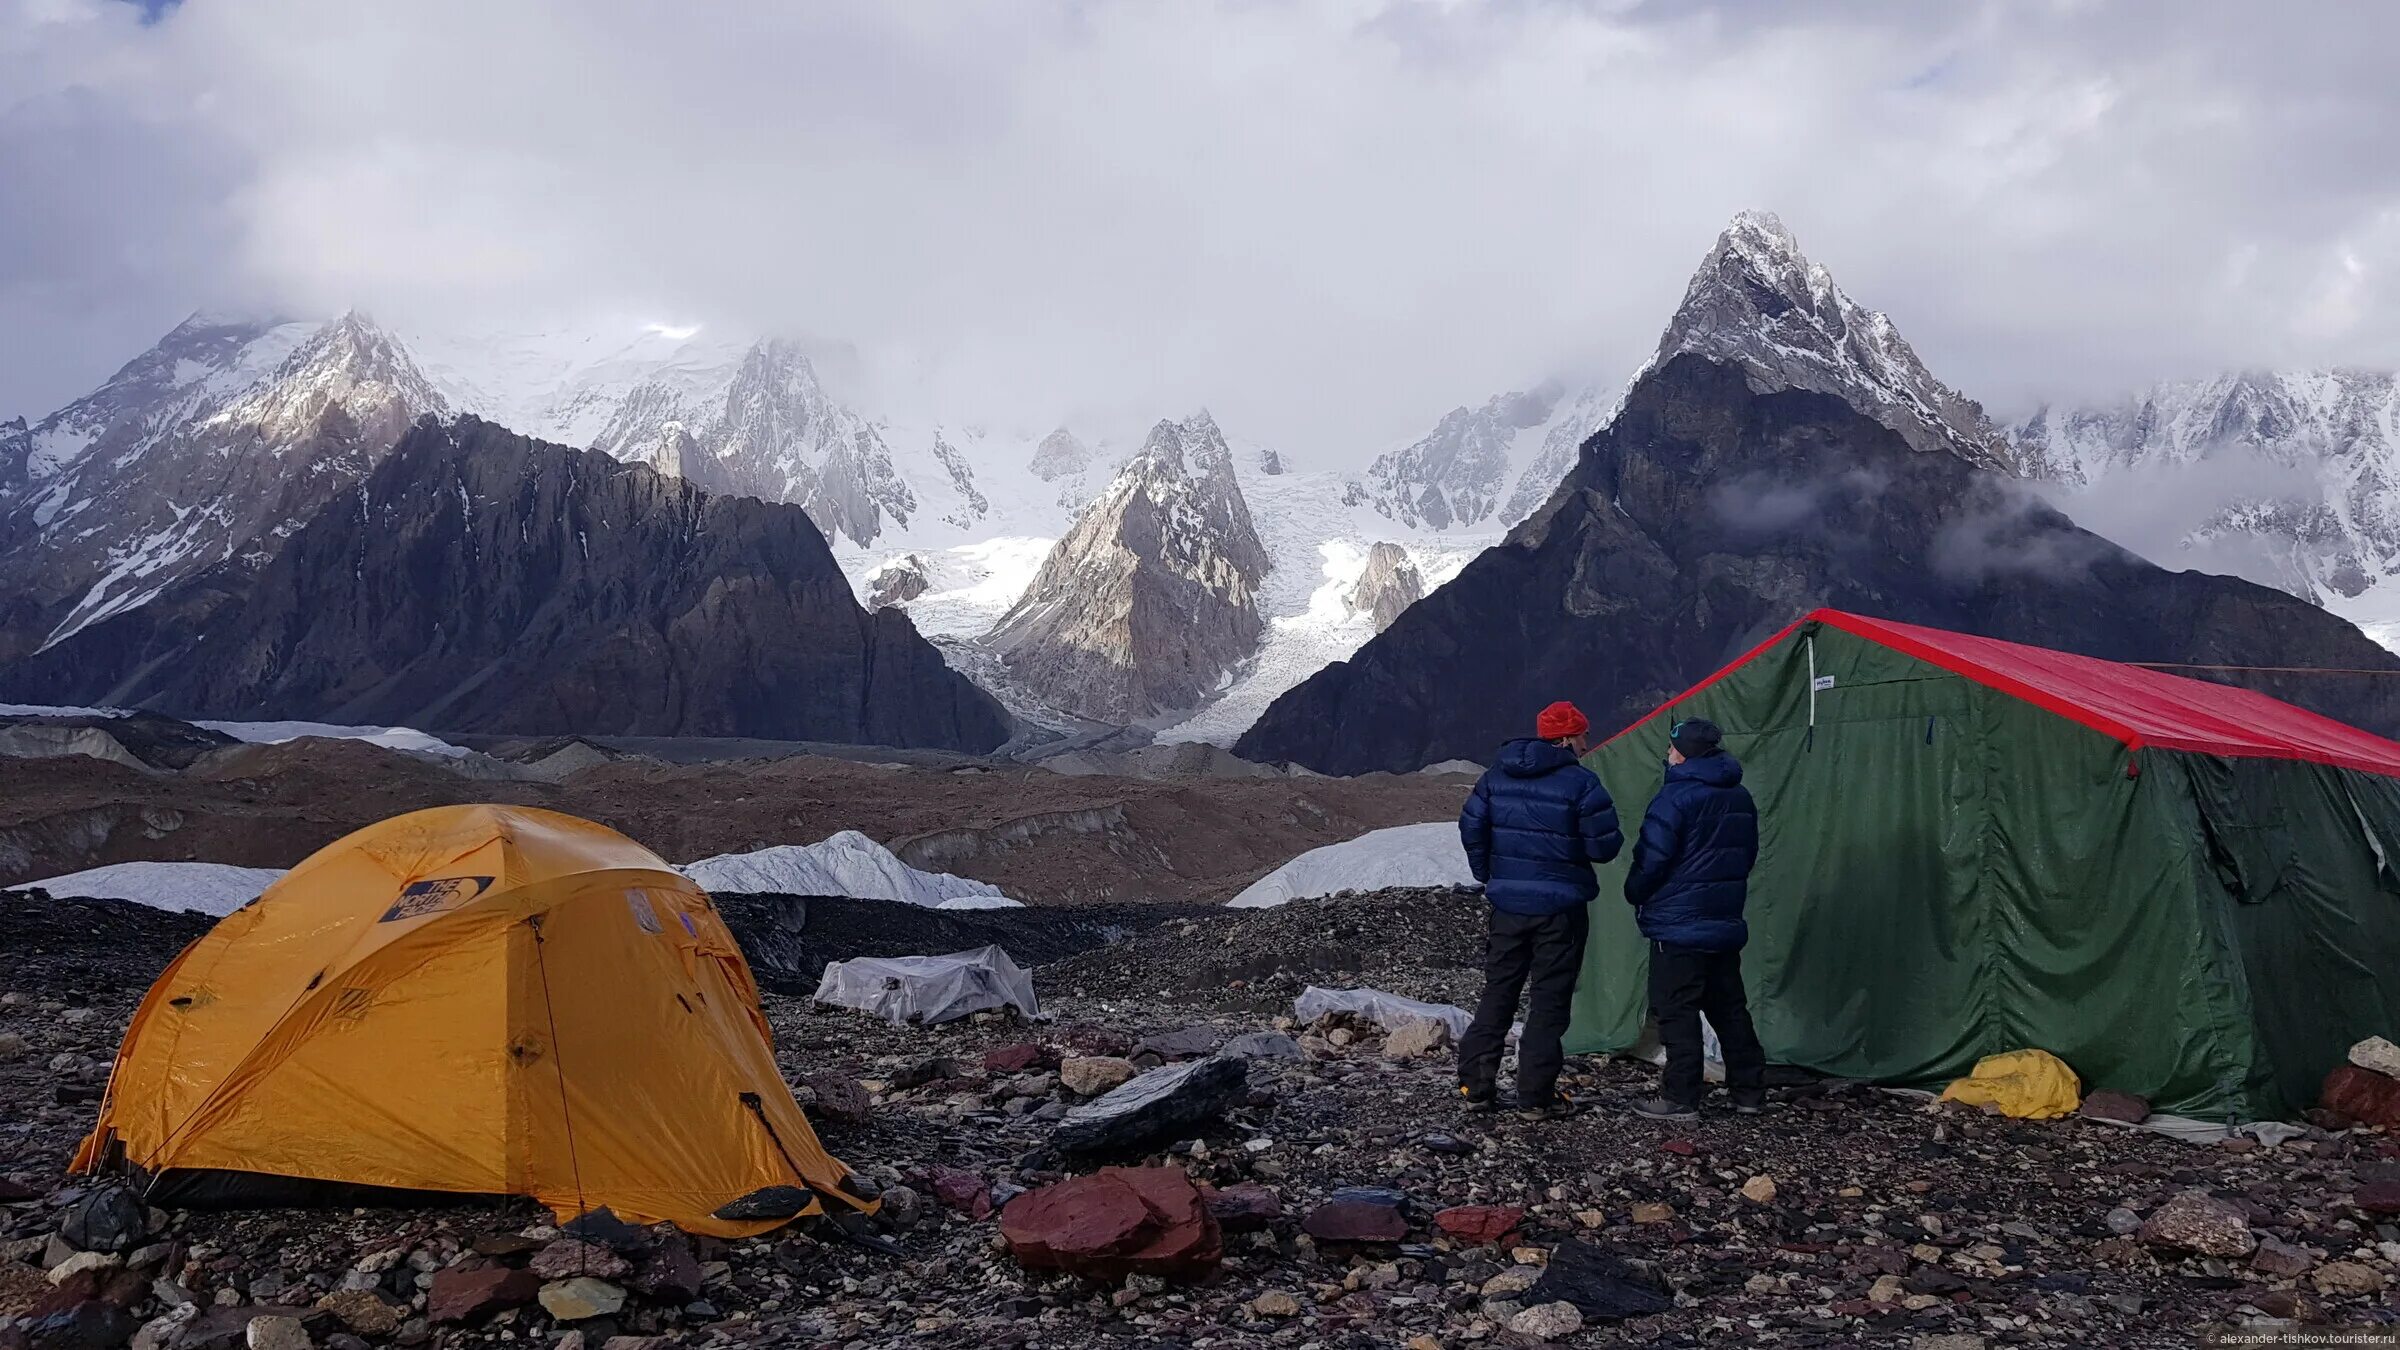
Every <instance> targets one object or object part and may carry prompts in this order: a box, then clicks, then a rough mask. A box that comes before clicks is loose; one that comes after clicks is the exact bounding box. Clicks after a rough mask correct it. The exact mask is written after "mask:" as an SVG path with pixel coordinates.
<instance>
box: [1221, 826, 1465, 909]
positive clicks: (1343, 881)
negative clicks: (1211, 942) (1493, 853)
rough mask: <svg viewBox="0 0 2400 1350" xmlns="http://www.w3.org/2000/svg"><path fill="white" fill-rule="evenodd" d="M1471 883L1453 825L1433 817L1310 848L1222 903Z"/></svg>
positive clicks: (1240, 905)
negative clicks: (1429, 821) (1432, 818)
mask: <svg viewBox="0 0 2400 1350" xmlns="http://www.w3.org/2000/svg"><path fill="white" fill-rule="evenodd" d="M1474 884H1475V874H1474V873H1472V872H1470V871H1468V870H1467V851H1466V847H1465V846H1464V845H1462V844H1461V843H1459V840H1458V825H1457V824H1456V823H1455V822H1452V821H1435V822H1433V823H1431V824H1426V825H1394V826H1392V827H1391V828H1389V829H1383V830H1369V831H1367V832H1366V833H1365V834H1362V835H1360V836H1359V837H1357V838H1356V839H1345V840H1343V841H1342V842H1340V843H1338V844H1327V845H1325V846H1324V847H1323V848H1312V849H1310V850H1309V851H1308V852H1306V853H1303V854H1301V855H1300V856H1299V857H1297V858H1294V859H1292V860H1291V861H1290V862H1287V863H1285V864H1284V865H1283V866H1281V867H1278V868H1276V869H1275V870H1274V871H1272V872H1269V873H1267V874H1266V875H1265V876H1263V877H1260V878H1259V879H1258V880H1256V881H1254V882H1251V883H1250V887H1249V889H1247V890H1245V891H1243V892H1242V893H1241V894H1240V895H1237V896H1235V897H1233V898H1232V899H1231V900H1228V901H1226V902H1225V904H1226V907H1227V908H1229V909H1267V908H1270V907H1272V906H1275V905H1280V904H1284V903H1286V902H1288V901H1292V900H1305V899H1308V898H1310V897H1312V896H1319V895H1333V894H1335V893H1337V892H1340V891H1380V890H1388V889H1390V888H1392V887H1395V886H1472V885H1474Z"/></svg>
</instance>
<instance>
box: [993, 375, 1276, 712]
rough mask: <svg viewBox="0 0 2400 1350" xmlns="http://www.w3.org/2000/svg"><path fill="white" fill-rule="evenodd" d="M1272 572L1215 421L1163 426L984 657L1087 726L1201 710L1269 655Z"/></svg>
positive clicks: (1052, 557) (1078, 523)
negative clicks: (1263, 647)
mask: <svg viewBox="0 0 2400 1350" xmlns="http://www.w3.org/2000/svg"><path fill="white" fill-rule="evenodd" d="M1267 568H1268V558H1267V551H1266V547H1265V545H1264V544H1262V543H1260V541H1259V537H1258V531H1257V528H1256V527H1255V526H1254V525H1253V524H1252V522H1251V519H1250V509H1249V506H1248V504H1247V503H1246V502H1245V501H1244V500H1243V497H1242V489H1241V485H1240V483H1239V482H1238V481H1237V480H1236V478H1235V475H1234V463H1233V452H1232V450H1231V448H1229V447H1228V446H1227V445H1226V443H1225V436H1224V433H1223V432H1222V431H1220V430H1219V429H1218V427H1217V424H1216V421H1215V420H1214V419H1213V418H1211V417H1210V416H1209V415H1208V414H1207V413H1206V412H1201V413H1198V414H1196V415H1194V416H1192V417H1189V418H1186V419H1184V420H1183V421H1181V422H1165V421H1162V422H1160V423H1159V424H1158V425H1157V426H1156V427H1155V428H1153V429H1152V431H1151V433H1150V438H1149V440H1148V441H1147V442H1145V443H1144V444H1143V446H1142V450H1141V452H1140V453H1139V454H1137V455H1135V456H1134V457H1133V459H1132V460H1130V461H1129V462H1128V463H1127V464H1126V465H1125V467H1124V468H1123V469H1121V470H1119V471H1118V474H1117V476H1116V478H1115V479H1114V480H1113V481H1112V482H1110V483H1109V485H1108V486H1107V487H1106V488H1104V489H1102V490H1101V493H1100V495H1099V496H1098V497H1097V498H1095V499H1094V500H1093V501H1092V503H1091V505H1089V506H1087V507H1086V508H1084V510H1083V513H1082V514H1081V515H1079V516H1078V517H1077V518H1076V520H1075V524H1074V526H1073V528H1071V529H1069V530H1068V531H1067V533H1066V535H1065V537H1064V538H1062V539H1060V540H1059V541H1058V543H1057V545H1056V546H1054V547H1053V548H1052V549H1051V550H1050V553H1049V555H1048V556H1047V557H1046V558H1045V559H1044V560H1043V562H1042V566H1041V570H1040V571H1039V572H1037V573H1036V574H1035V576H1034V579H1033V583H1032V585H1030V586H1029V587H1027V588H1026V591H1025V593H1024V595H1023V596H1022V597H1021V598H1020V599H1019V600H1018V601H1017V602H1016V604H1015V605H1014V606H1012V607H1011V608H1010V609H1009V611H1008V612H1007V613H1006V614H1004V615H1003V616H1001V619H1000V621H999V622H998V623H997V624H995V625H994V626H993V628H992V630H991V632H990V634H989V635H988V636H987V638H986V642H985V645H986V646H988V647H989V649H990V650H992V651H993V652H995V653H997V654H998V655H999V657H1000V660H1001V661H1002V662H1003V663H1004V664H1005V665H1006V667H1007V669H1008V671H1009V674H1010V676H1011V677H1012V679H1013V680H1014V681H1015V682H1017V683H1018V684H1019V685H1021V686H1022V687H1024V688H1025V689H1027V690H1028V691H1030V692H1031V693H1032V694H1034V695H1035V696H1036V697H1038V698H1040V699H1042V700H1043V701H1044V702H1046V703H1048V704H1050V705H1052V706H1054V707H1058V708H1062V709H1065V710H1067V711H1070V712H1073V713H1075V714H1077V715H1080V716H1084V717H1089V718H1094V719H1097V720H1103V721H1115V722H1136V721H1141V720H1143V719H1145V718H1150V717H1155V716H1157V715H1159V714H1161V713H1168V712H1174V711H1177V710H1182V709H1189V708H1191V707H1193V706H1195V705H1197V704H1198V703H1199V702H1200V700H1201V698H1202V697H1203V696H1204V695H1206V694H1207V693H1208V692H1209V691H1210V690H1212V689H1214V688H1215V687H1217V685H1218V684H1219V683H1220V682H1221V681H1222V680H1223V678H1224V677H1225V676H1226V675H1227V674H1228V673H1229V672H1231V671H1232V670H1233V668H1234V667H1235V666H1236V665H1237V664H1239V663H1240V662H1241V661H1242V660H1243V659H1244V658H1246V657H1248V656H1249V655H1250V654H1251V653H1252V652H1254V651H1255V650H1256V649H1257V647H1258V641H1259V637H1260V635H1261V633H1262V632H1263V630H1264V623H1263V621H1262V620H1261V619H1260V617H1259V612H1258V604H1257V595H1258V588H1259V585H1260V583H1261V582H1263V581H1264V580H1265V577H1266V573H1267Z"/></svg>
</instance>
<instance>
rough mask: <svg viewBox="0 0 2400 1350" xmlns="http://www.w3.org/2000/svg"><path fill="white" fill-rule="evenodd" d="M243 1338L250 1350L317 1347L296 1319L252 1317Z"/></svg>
mask: <svg viewBox="0 0 2400 1350" xmlns="http://www.w3.org/2000/svg"><path fill="white" fill-rule="evenodd" d="M244 1336H245V1339H246V1341H247V1343H248V1344H249V1347H250V1350H316V1345H317V1343H316V1340H315V1338H314V1337H311V1336H310V1335H309V1334H308V1328H307V1327H305V1326H302V1325H301V1324H300V1319H299V1318H297V1317H283V1316H280V1315H269V1316H266V1317H253V1318H251V1319H250V1327H249V1330H248V1331H247V1332H246V1333H244Z"/></svg>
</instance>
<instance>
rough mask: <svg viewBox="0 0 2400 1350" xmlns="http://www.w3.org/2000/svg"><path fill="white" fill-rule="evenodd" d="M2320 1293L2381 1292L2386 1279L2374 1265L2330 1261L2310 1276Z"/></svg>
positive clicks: (2310, 1280)
mask: <svg viewBox="0 0 2400 1350" xmlns="http://www.w3.org/2000/svg"><path fill="white" fill-rule="evenodd" d="M2309 1283H2311V1284H2313V1285H2315V1286H2316V1287H2317V1292H2318V1293H2320V1294H2380V1293H2382V1292H2383V1285H2384V1279H2383V1275H2382V1273H2381V1272H2379V1271H2377V1270H2375V1269H2374V1268H2373V1267H2372V1266H2365V1265H2361V1264H2359V1263H2358V1262H2356V1261H2328V1262H2326V1263H2325V1264H2324V1265H2321V1266H2319V1267H2317V1269H2316V1272H2315V1273H2314V1274H2312V1275H2310V1276H2309Z"/></svg>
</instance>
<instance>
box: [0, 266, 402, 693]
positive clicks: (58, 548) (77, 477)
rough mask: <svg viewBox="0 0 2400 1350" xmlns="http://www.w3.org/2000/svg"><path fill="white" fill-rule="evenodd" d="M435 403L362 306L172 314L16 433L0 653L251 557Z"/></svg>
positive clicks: (27, 647) (33, 644) (3, 497)
mask: <svg viewBox="0 0 2400 1350" xmlns="http://www.w3.org/2000/svg"><path fill="white" fill-rule="evenodd" d="M444 407H445V403H444V400H443V399H442V396H441V394H440V393H439V392H438V391H437V390H435V389H434V388H433V386H432V385H431V384H430V383H429V382H428V381H427V380H426V379H425V377H424V375H423V374H422V372H420V371H419V370H418V369H417V368H416V366H415V364H414V363H413V362H412V361H411V360H410V358H409V356H408V353H407V352H406V351H405V350H404V349H403V348H401V347H400V346H399V345H398V344H397V343H395V342H394V341H392V339H391V338H390V336H389V335H388V334H386V333H385V332H384V331H383V330H382V329H380V328H378V327H377V326H376V325H375V324H374V322H373V321H372V320H370V319H368V318H366V317H365V316H364V315H359V314H348V315H344V316H343V317H342V318H340V319H337V320H335V321H334V322H332V323H330V324H326V325H324V326H322V327H317V328H313V329H312V328H310V327H309V326H307V325H296V324H290V323H281V322H266V321H220V320H213V319H208V318H205V317H195V318H194V319H192V320H190V321H187V322H186V323H184V324H183V325H181V326H180V327H178V328H177V329H176V330H175V331H174V332H172V333H170V334H169V335H168V336H167V338H166V339H165V340H164V341H162V342H161V343H160V344H159V346H158V347H156V348H154V349H152V350H151V351H150V352H147V353H145V354H144V355H143V356H141V357H140V358H137V359H136V360H135V361H133V362H131V363H129V364H128V365H127V366H126V367H125V368H124V369H123V370H120V371H119V372H118V373H117V375H116V376H115V377H113V378H112V379H110V380H109V381H108V382H107V383H106V384H104V385H102V386H101V387H100V388H99V389H98V390H95V391H94V392H93V393H92V394H90V395H87V396H86V397H84V398H81V399H78V400H76V401H75V402H74V403H71V404H69V405H68V406H67V407H65V408H63V409H60V410H59V411H58V412H56V413H54V414H52V415H50V416H49V417H46V418H44V419H43V420H42V421H41V422H40V423H38V424H35V425H34V426H32V427H31V428H30V429H29V431H28V432H27V433H25V434H24V435H23V436H21V437H19V438H17V443H18V444H19V445H20V446H21V447H22V453H23V456H24V458H23V460H22V463H23V465H24V468H23V470H22V473H21V475H19V474H17V473H16V472H14V471H11V472H10V473H8V474H7V475H6V476H7V477H13V478H17V479H18V485H17V486H16V487H15V488H14V490H6V489H5V488H4V487H0V594H4V595H6V596H7V601H6V610H5V620H6V622H5V623H0V656H7V655H12V654H20V655H21V654H23V653H26V652H30V651H32V650H34V649H35V648H37V647H39V646H41V645H43V644H45V643H51V642H56V641H59V640H61V639H63V638H65V637H67V636H68V635H70V634H73V633H75V632H77V631H78V630H80V629H82V628H83V627H85V626H87V625H89V624H91V623H94V622H96V621H98V620H100V619H102V618H105V617H107V616H109V615H111V614H116V613H122V612H124V611H126V610H128V609H132V608H135V607H138V606H140V605H142V604H144V603H146V602H147V601H149V600H150V599H152V598H154V597H156V596H158V595H160V594H162V593H163V592H164V591H165V590H167V589H168V588H169V587H171V586H173V585H174V584H176V583H177V582H179V581H181V580H183V579H185V578H188V577H190V576H193V575H195V574H197V573H198V572H200V571H203V570H205V569H208V568H211V567H214V566H216V565H218V564H220V563H223V562H226V561H228V560H233V561H236V562H238V563H239V564H241V565H243V566H247V567H254V566H256V565H258V564H259V563H260V562H261V561H263V560H264V559H265V558H266V557H267V556H269V555H270V554H272V553H273V551H274V550H275V548H276V547H277V546H278V545H279V543H280V541H281V540H282V539H283V538H284V536H286V535H287V534H289V532H290V531H291V530H292V529H293V528H295V527H296V526H297V524H298V523H299V522H300V521H302V520H304V519H306V518H307V517H308V516H309V515H310V514H311V513H313V512H314V511H315V510H316V509H317V508H318V507H320V506H322V505H323V504H324V503H325V502H326V501H328V500H330V499H331V498H332V497H333V496H334V495H335V494H336V493H338V492H340V491H342V490H343V489H345V488H347V487H349V486H351V485H352V484H354V483H356V482H357V481H358V480H359V479H360V478H361V477H363V476H364V475H365V474H366V473H367V472H368V471H370V470H371V469H373V468H374V466H375V465H376V464H377V463H378V462H379V461H380V460H381V459H382V457H383V456H384V454H386V453H387V452H388V451H389V450H390V448H391V446H392V443H393V442H394V441H396V440H397V439H398V438H399V436H400V433H401V431H402V430H403V429H404V428H405V427H406V426H407V425H408V423H409V421H410V420H411V419H413V418H415V417H416V416H418V415H419V414H421V413H426V412H438V411H440V410H442V409H443V408H444ZM9 460H10V462H12V463H14V462H15V454H14V453H13V452H12V454H11V455H10V456H9Z"/></svg>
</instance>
